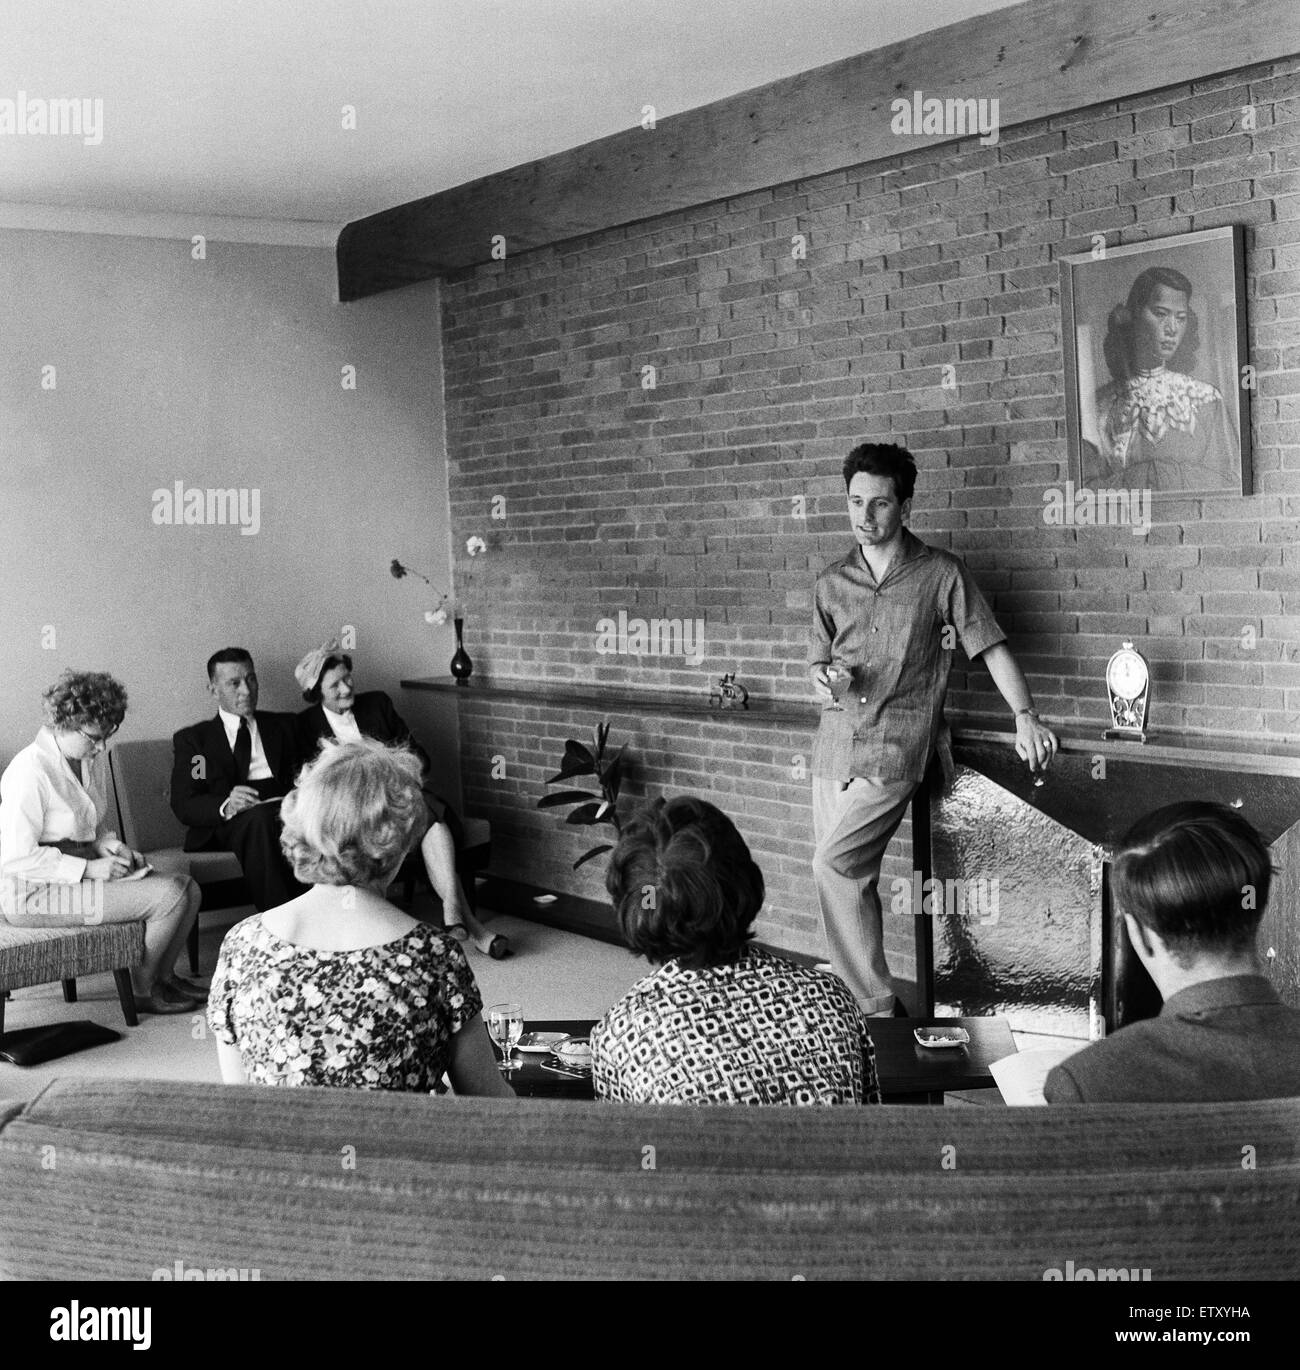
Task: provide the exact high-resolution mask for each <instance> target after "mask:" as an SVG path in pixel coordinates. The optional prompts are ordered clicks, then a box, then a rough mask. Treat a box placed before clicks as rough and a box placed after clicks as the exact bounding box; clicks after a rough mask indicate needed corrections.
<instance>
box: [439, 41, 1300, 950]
mask: <svg viewBox="0 0 1300 1370" xmlns="http://www.w3.org/2000/svg"><path fill="white" fill-rule="evenodd" d="M1298 67H1300V62H1297V61H1291V62H1288V63H1287V64H1273V65H1269V66H1261V67H1255V68H1250V69H1247V70H1244V71H1239V72H1235V73H1231V74H1228V75H1225V76H1221V77H1217V78H1215V79H1213V80H1209V81H1205V82H1199V83H1196V84H1194V85H1191V86H1180V87H1175V88H1172V89H1165V90H1161V91H1158V92H1154V93H1151V94H1148V95H1145V96H1142V97H1138V98H1133V99H1128V100H1124V101H1120V102H1118V103H1113V102H1112V103H1110V104H1106V105H1102V106H1097V107H1094V108H1090V109H1086V110H1082V111H1078V112H1076V113H1072V114H1069V115H1065V116H1060V117H1056V118H1052V119H1048V120H1044V121H1039V122H1035V123H1030V124H1025V125H1022V126H1020V127H1012V128H1010V129H1004V130H1003V132H1002V136H1001V139H1000V141H999V142H998V143H997V144H996V145H995V146H991V147H983V146H981V145H980V144H979V143H978V142H977V141H976V140H974V139H970V140H963V141H962V142H960V143H956V144H948V145H946V146H943V147H939V148H934V149H923V150H918V151H914V152H910V153H903V154H901V155H899V156H897V157H893V158H890V159H889V160H888V161H886V162H876V163H873V164H871V165H868V166H860V167H853V168H850V169H848V170H846V171H840V172H835V173H832V174H829V175H824V176H818V177H815V178H813V179H811V180H807V181H800V182H796V183H794V184H790V185H782V186H777V187H775V188H773V189H769V190H763V191H759V192H757V193H754V194H749V195H745V196H742V197H740V198H738V199H733V200H728V201H725V202H720V203H713V204H706V205H702V206H700V207H698V208H695V209H691V210H689V211H685V212H680V213H673V214H669V215H665V216H663V217H662V218H658V219H654V220H650V221H647V222H644V223H638V224H635V225H632V226H630V227H627V228H620V229H615V230H611V231H608V232H603V233H599V234H595V235H592V236H591V237H588V238H582V239H578V240H571V241H568V242H564V243H561V244H559V245H557V246H555V247H552V248H547V249H543V250H540V251H536V252H532V253H527V254H523V255H520V256H517V257H509V258H507V260H506V261H504V262H496V263H493V264H492V265H491V266H486V267H482V268H479V269H476V270H473V271H470V272H466V273H462V274H460V275H458V276H455V277H452V278H451V279H450V280H448V282H447V283H446V288H445V291H444V296H443V301H444V304H443V327H444V343H445V348H444V353H445V386H446V412H447V437H448V453H449V461H450V487H451V513H452V527H453V532H454V534H455V540H456V542H457V545H458V546H460V547H463V545H464V541H465V539H466V538H467V537H468V536H470V535H471V534H475V533H477V534H480V535H481V536H483V537H485V538H486V539H487V541H488V543H489V546H490V551H489V554H488V556H487V557H485V558H481V559H477V560H476V561H475V562H474V563H473V568H472V569H473V576H474V582H473V583H467V582H466V579H465V573H466V572H467V571H468V570H469V569H470V567H469V563H468V562H466V561H465V560H464V559H463V558H462V560H461V562H460V563H459V564H458V567H457V570H458V575H459V578H460V581H459V589H460V592H461V593H462V595H464V596H465V597H466V599H467V600H468V601H469V604H470V609H469V621H468V630H467V631H468V641H467V645H468V647H469V650H470V651H471V653H472V655H473V656H474V659H475V662H476V664H477V668H478V669H480V670H484V671H486V672H488V673H490V674H495V675H501V676H511V677H524V678H528V679H533V680H537V679H544V680H548V681H553V682H557V684H559V686H560V687H561V688H562V685H563V682H565V681H583V682H600V681H617V682H635V683H637V684H640V685H644V686H646V687H659V688H681V689H689V690H697V691H699V692H701V694H703V693H704V692H705V691H706V690H707V686H708V682H709V680H710V679H711V678H713V677H716V676H717V675H718V674H719V673H720V672H721V671H723V670H731V669H734V670H736V671H738V672H739V675H740V677H741V679H742V680H743V681H744V682H745V683H746V684H747V685H748V686H749V688H750V690H751V691H752V692H753V693H755V694H757V695H761V696H780V697H790V698H805V697H806V693H807V686H806V674H805V667H804V664H803V663H804V658H805V651H806V635H807V627H808V621H809V613H810V603H811V587H812V581H813V578H814V575H815V573H816V572H817V571H818V570H819V569H820V568H821V567H822V566H823V565H825V564H826V563H827V562H828V561H830V560H831V559H833V558H834V557H836V556H837V555H840V554H841V553H842V551H843V550H845V549H846V548H847V547H848V546H850V545H851V539H850V537H849V534H848V531H847V523H846V519H845V513H844V504H843V487H842V483H841V481H840V478H839V475H838V468H839V464H840V462H841V461H842V459H843V457H844V455H845V453H846V452H847V450H848V449H849V448H850V447H851V446H852V445H854V444H855V443H857V442H860V441H863V440H866V439H869V438H872V439H884V440H887V441H898V442H902V443H904V444H905V445H906V446H908V447H909V448H910V449H911V450H912V451H913V452H914V453H915V455H916V457H917V461H918V465H919V467H920V471H921V475H920V481H919V484H918V488H917V493H916V499H915V502H914V515H913V519H912V527H913V528H914V530H915V531H916V532H917V533H918V534H919V535H920V536H922V537H923V538H924V539H925V540H927V541H929V542H931V543H933V544H936V545H938V546H942V547H947V548H950V549H951V550H952V551H954V552H956V553H958V554H960V555H961V556H963V557H964V558H965V559H966V562H967V564H968V565H969V566H970V568H971V570H972V571H973V573H974V575H975V577H976V579H977V580H978V582H979V583H980V585H981V586H982V587H983V589H984V591H985V593H986V594H987V595H988V597H989V599H990V601H991V602H992V604H993V606H994V608H995V611H996V613H997V615H998V618H999V620H1000V621H1001V623H1002V624H1003V626H1004V627H1005V628H1006V630H1007V632H1008V634H1009V635H1010V639H1011V645H1012V648H1013V650H1014V651H1015V653H1016V655H1017V657H1018V658H1019V660H1020V662H1021V664H1022V665H1023V667H1024V668H1025V671H1026V673H1027V675H1028V676H1029V679H1030V683H1031V685H1032V687H1033V689H1034V692H1035V694H1036V696H1037V700H1038V702H1039V705H1040V707H1042V709H1043V710H1044V712H1045V713H1046V714H1047V715H1048V716H1049V717H1050V718H1052V719H1054V720H1060V721H1061V722H1063V723H1064V724H1065V725H1066V727H1067V728H1069V727H1070V726H1071V725H1074V727H1075V728H1076V730H1077V729H1078V727H1079V726H1080V725H1081V724H1085V725H1087V727H1088V728H1089V729H1091V728H1092V727H1093V726H1094V725H1095V724H1097V723H1100V722H1101V721H1102V719H1103V716H1104V714H1105V705H1104V700H1103V697H1102V694H1101V691H1100V688H1099V681H1100V678H1101V673H1102V670H1103V668H1104V664H1105V661H1106V659H1107V658H1108V656H1109V655H1110V653H1111V652H1112V651H1113V650H1114V648H1115V646H1116V645H1117V640H1118V638H1119V637H1120V636H1121V635H1125V634H1129V635H1132V636H1134V637H1137V638H1140V639H1141V642H1142V645H1143V649H1144V650H1145V652H1146V653H1147V655H1148V657H1149V658H1150V659H1151V661H1152V664H1153V672H1154V680H1155V685H1154V691H1155V694H1154V698H1155V701H1156V708H1158V710H1159V724H1160V726H1161V727H1162V728H1172V729H1182V730H1188V731H1194V732H1213V733H1239V734H1265V735H1268V736H1272V737H1276V738H1284V737H1289V738H1295V737H1297V736H1300V649H1298V648H1297V645H1296V642H1295V635H1294V632H1293V631H1292V622H1293V620H1292V615H1294V613H1295V612H1296V610H1297V609H1298V608H1300V548H1298V547H1297V545H1296V542H1297V539H1296V534H1297V530H1298V529H1300V398H1297V392H1300V337H1298V336H1297V327H1296V316H1297V314H1300V193H1297V175H1296V169H1297V165H1298V163H1300V97H1297V96H1296V95H1295V94H1294V93H1292V94H1290V95H1289V98H1288V91H1290V92H1294V91H1295V88H1296V87H1295V74H1296V71H1297V68H1298ZM1246 104H1251V105H1253V106H1254V109H1255V118H1254V122H1255V128H1254V130H1253V131H1248V130H1246V129H1244V128H1243V126H1242V125H1243V120H1242V117H1241V108H1242V106H1243V105H1246ZM1004 107H1005V108H1007V109H1008V110H1009V108H1010V102H1009V101H1006V102H1004ZM1004 117H1007V116H1006V115H1004ZM1224 224H1244V225H1246V226H1247V232H1246V248H1247V275H1248V281H1247V294H1248V310H1249V355H1248V358H1247V360H1249V361H1250V362H1251V363H1252V364H1253V365H1254V366H1255V367H1256V368H1257V370H1258V372H1259V382H1258V391H1257V393H1256V394H1255V396H1254V399H1253V409H1252V429H1253V442H1254V471H1255V487H1254V488H1255V490H1256V491H1257V492H1258V493H1256V494H1255V495H1254V496H1252V497H1250V498H1246V499H1241V498H1227V497H1215V498H1187V499H1180V500H1177V501H1174V502H1162V503H1157V504H1156V506H1155V511H1154V526H1153V527H1152V529H1151V532H1150V534H1149V536H1148V537H1146V538H1145V539H1140V538H1135V537H1134V536H1133V535H1132V532H1131V530H1130V529H1128V528H1079V529H1075V528H1059V527H1052V528H1049V527H1046V526H1044V522H1043V517H1042V508H1043V505H1042V496H1043V491H1044V488H1045V487H1046V486H1048V485H1057V484H1060V483H1063V482H1064V481H1065V480H1066V479H1067V478H1068V476H1069V474H1070V473H1069V468H1068V461H1067V453H1066V442H1065V436H1064V434H1065V401H1064V379H1063V360H1062V349H1061V302H1060V298H1059V294H1060V292H1059V288H1058V280H1059V258H1060V257H1061V256H1063V255H1064V254H1067V253H1072V252H1080V251H1085V250H1087V249H1088V248H1089V247H1090V246H1091V235H1092V234H1094V233H1102V234H1105V235H1106V240H1107V242H1108V244H1110V245H1112V246H1114V245H1118V244H1123V243H1131V242H1138V241H1143V240H1146V239H1150V238H1160V237H1166V236H1168V235H1172V234H1177V233H1182V232H1188V231H1193V230H1198V229H1203V228H1210V227H1217V226H1220V225H1224ZM795 234H802V235H804V236H805V238H806V241H807V256H806V259H803V260H800V259H798V258H796V257H795V256H793V255H792V252H791V242H792V236H793V235H795ZM945 365H952V366H954V367H955V375H956V389H955V390H954V389H947V390H945V389H943V388H942V386H941V376H942V370H941V369H942V367H943V366H945ZM648 366H653V367H654V368H656V373H655V377H654V380H655V384H654V388H653V389H647V388H644V387H643V377H644V376H645V375H646V374H648V373H645V372H643V368H645V367H648ZM497 496H503V497H504V505H502V503H501V502H500V501H498V502H497V504H496V506H495V513H496V514H497V515H501V514H504V517H503V518H502V517H493V513H494V506H493V499H494V497H497ZM620 610H622V611H625V612H626V613H627V615H628V617H629V618H636V617H641V618H644V619H651V618H662V619H671V618H680V619H683V620H693V619H695V618H701V619H703V621H704V658H703V661H702V662H701V663H700V664H698V665H692V664H690V663H688V662H686V661H684V660H682V659H681V658H680V657H678V658H677V659H672V658H668V657H656V656H643V657H642V658H641V659H640V660H639V661H638V660H637V659H636V658H634V657H631V656H624V655H609V654H604V655H602V654H600V653H598V652H597V650H596V631H597V624H598V621H599V620H601V619H603V618H611V619H617V618H618V615H619V612H620ZM1247 625H1251V626H1253V628H1254V630H1255V641H1254V646H1253V648H1250V649H1247V647H1246V646H1244V645H1243V644H1244V642H1245V641H1247V640H1248V638H1249V635H1247V634H1243V632H1242V629H1243V627H1245V626H1247ZM964 665H965V663H964V662H961V661H960V659H959V666H958V668H957V669H956V670H955V671H954V674H953V680H952V688H951V691H950V695H949V703H950V707H952V708H960V709H973V710H1001V709H1002V707H1003V706H1002V703H1001V700H1000V698H999V697H998V696H997V694H996V691H995V690H994V689H993V686H992V683H991V681H990V679H989V677H988V675H987V673H986V672H985V671H984V670H983V668H982V667H979V666H978V665H977V666H975V667H973V668H970V669H962V668H963V667H964ZM610 717H611V721H612V723H613V729H614V734H615V737H616V738H617V739H618V740H625V739H626V740H630V741H631V743H632V752H633V754H634V756H635V759H636V763H637V764H636V766H635V767H634V769H633V772H632V785H631V790H632V791H633V792H634V793H648V794H657V793H662V792H665V791H667V792H680V791H683V790H689V791H695V792H698V793H702V794H704V795H706V796H708V797H711V798H713V799H714V800H715V801H716V802H717V803H719V804H720V806H721V807H723V808H724V809H725V810H727V811H728V812H729V813H730V814H731V815H732V816H733V817H734V818H735V819H736V821H737V823H738V825H739V826H740V828H741V830H742V832H744V834H745V835H746V837H747V838H748V839H749V841H750V843H751V845H752V846H753V848H754V850H755V853H756V856H757V858H758V860H759V862H760V864H761V865H762V866H763V868H764V871H765V873H766V874H767V876H768V881H769V887H770V892H769V908H768V911H767V912H766V913H765V916H764V921H763V924H762V927H761V932H762V934H763V935H764V936H765V937H767V938H768V939H769V940H772V941H775V942H778V943H780V944H783V945H786V946H790V947H794V948H798V949H802V950H816V949H818V948H819V945H820V938H819V932H818V929H817V919H816V913H815V906H814V901H813V897H812V890H811V884H810V879H809V875H808V862H809V858H810V854H811V845H810V835H809V834H810V827H811V818H810V806H809V798H808V784H807V781H806V780H805V779H802V778H798V777H799V776H800V771H799V764H800V759H801V758H804V757H806V756H807V755H808V753H809V749H810V745H811V733H810V732H804V731H800V730H798V729H795V730H791V729H789V728H784V729H782V728H776V727H773V726H771V725H760V724H758V723H756V722H754V721H752V720H744V721H738V722H735V723H730V722H728V723H725V724H718V723H702V722H689V721H686V720H674V719H669V718H663V717H657V716H647V717H645V718H640V717H633V716H629V715H627V714H625V713H613V714H611V715H610ZM595 721H596V720H595V718H594V717H593V716H592V715H591V713H590V712H589V711H585V710H584V711H572V710H569V709H566V708H565V707H564V705H563V700H562V698H561V699H557V702H556V704H555V706H554V707H549V706H548V707H538V708H533V707H524V708H521V707H517V706H514V705H507V704H503V703H496V704H492V703H487V702H475V703H473V704H467V705H463V706H462V732H463V740H464V753H465V763H464V764H465V772H464V774H465V786H466V800H467V804H468V807H469V809H470V810H471V811H473V812H481V813H484V814H486V815H488V816H490V817H491V818H492V820H493V823H494V828H495V831H496V833H497V834H498V839H499V840H498V847H497V850H498V853H499V859H498V862H497V869H499V870H501V871H503V872H507V871H509V872H514V873H517V874H520V875H523V876H525V877H526V878H530V879H533V880H535V881H537V882H538V883H545V884H550V885H552V886H554V887H557V888H562V889H566V890H569V891H572V892H575V893H581V894H587V895H590V896H592V897H599V896H600V893H601V889H602V886H601V883H600V881H601V876H602V874H603V863H602V862H597V863H593V865H592V866H591V867H584V868H583V869H582V870H581V871H579V872H577V873H576V874H575V873H574V872H572V871H571V870H570V869H569V867H570V864H571V862H572V861H573V859H574V858H575V857H576V856H577V855H578V854H579V853H580V852H581V851H582V850H584V849H585V846H586V845H587V844H588V840H589V838H590V833H591V830H589V829H582V830H578V831H574V830H572V829H566V828H564V827H563V824H562V821H561V818H560V817H559V816H558V815H557V814H556V813H555V812H554V811H542V812H539V811H537V810H536V808H535V803H536V800H537V798H538V797H539V796H540V795H541V794H542V793H544V788H543V785H542V781H543V780H544V778H545V776H546V775H548V774H551V773H553V771H554V770H555V768H556V764H557V759H558V756H559V752H560V747H561V743H562V740H563V738H564V737H565V736H573V735H578V736H582V735H586V734H587V733H588V732H589V731H590V728H591V725H592V724H593V723H594V722H595ZM493 757H499V758H501V761H500V762H499V763H498V765H497V770H498V771H499V772H502V773H501V774H500V775H499V777H498V778H493V776H492V762H491V758H493ZM503 768H504V769H503ZM908 870H910V858H909V855H908V845H907V830H906V828H904V830H903V831H902V832H901V833H900V837H899V840H898V841H897V842H896V843H895V846H894V848H893V850H892V852H891V857H890V862H889V864H887V867H886V876H887V877H888V876H891V875H895V874H902V873H905V872H907V871H908ZM889 938H890V946H891V961H892V963H893V964H894V966H895V968H896V969H898V970H900V971H907V970H908V968H909V966H910V955H911V948H910V932H909V930H908V929H907V928H906V927H904V926H903V925H902V923H901V921H900V922H898V923H897V924H896V925H893V926H891V927H890V929H889Z"/></svg>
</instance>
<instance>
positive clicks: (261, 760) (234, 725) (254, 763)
mask: <svg viewBox="0 0 1300 1370" xmlns="http://www.w3.org/2000/svg"><path fill="white" fill-rule="evenodd" d="M217 712H218V713H219V714H220V715H221V722H222V726H223V727H224V728H225V730H226V741H227V742H229V743H230V750H231V751H232V752H233V751H234V750H235V738H237V737H238V736H239V725H240V724H241V723H243V722H244V719H243V718H241V717H240V716H239V714H228V713H227V712H226V711H225V710H224V709H218V710H217ZM248 731H249V735H250V736H251V737H252V739H253V755H252V759H251V760H250V761H249V763H248V778H249V779H250V780H270V779H271V777H272V775H273V774H274V772H273V771H272V770H271V768H270V766H268V765H267V764H266V753H265V752H264V751H263V750H262V738H261V734H260V733H259V732H258V731H257V719H255V718H250V719H248Z"/></svg>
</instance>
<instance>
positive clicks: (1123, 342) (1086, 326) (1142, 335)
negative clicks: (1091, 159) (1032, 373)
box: [1061, 225, 1253, 498]
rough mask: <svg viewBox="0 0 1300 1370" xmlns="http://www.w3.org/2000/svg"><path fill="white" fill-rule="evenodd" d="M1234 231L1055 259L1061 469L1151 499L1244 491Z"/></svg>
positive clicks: (1248, 478) (1241, 310) (1242, 355)
mask: <svg viewBox="0 0 1300 1370" xmlns="http://www.w3.org/2000/svg"><path fill="white" fill-rule="evenodd" d="M1245 279H1246V271H1245V231H1244V229H1243V228H1242V227H1241V226H1240V225H1229V226H1227V227H1224V228H1211V229H1204V230H1202V231H1200V232H1197V233H1184V234H1179V235H1178V236H1176V237H1172V238H1158V239H1154V240H1152V241H1150V242H1144V243H1129V244H1125V245H1124V246H1121V247H1109V246H1106V245H1105V244H1104V243H1103V242H1099V243H1098V245H1097V246H1096V247H1095V248H1094V249H1093V250H1092V251H1090V252H1078V253H1073V254H1071V255H1069V256H1067V257H1063V258H1062V259H1061V312H1062V334H1061V341H1062V350H1063V351H1064V354H1065V410H1066V433H1067V441H1068V449H1069V457H1070V473H1071V476H1072V478H1073V480H1074V481H1075V483H1076V485H1077V486H1078V487H1079V488H1080V489H1098V488H1109V489H1113V488H1121V489H1124V488H1127V489H1130V490H1149V491H1150V492H1151V495H1152V497H1154V498H1162V497H1165V498H1167V497H1169V496H1170V495H1177V496H1184V495H1188V494H1219V495H1249V494H1251V493H1252V490H1253V472H1252V468H1251V448H1250V393H1251V387H1250V386H1249V385H1247V384H1246V380H1247V376H1246V374H1245V373H1244V372H1243V367H1244V366H1245V365H1246V360H1247V352H1246V306H1245V300H1246V290H1245Z"/></svg>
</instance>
